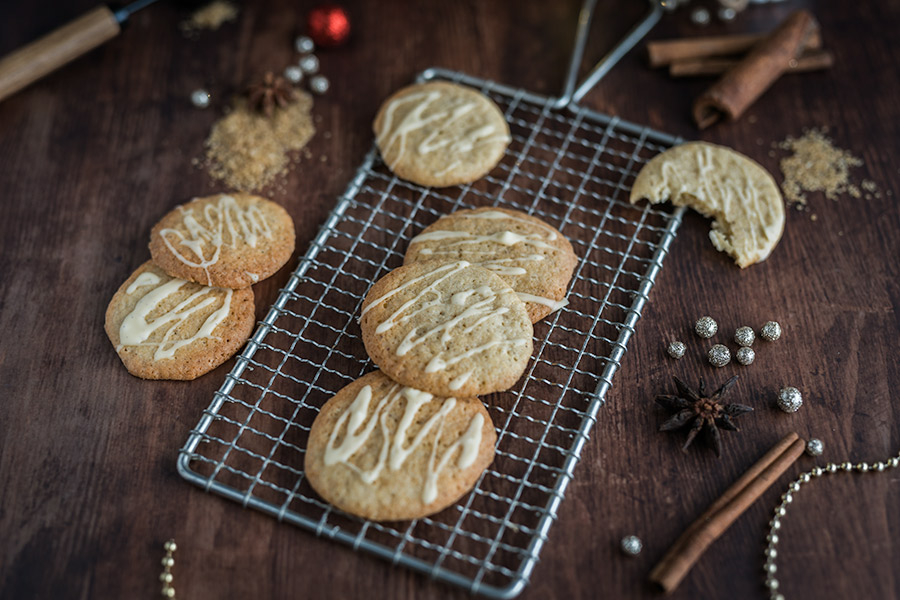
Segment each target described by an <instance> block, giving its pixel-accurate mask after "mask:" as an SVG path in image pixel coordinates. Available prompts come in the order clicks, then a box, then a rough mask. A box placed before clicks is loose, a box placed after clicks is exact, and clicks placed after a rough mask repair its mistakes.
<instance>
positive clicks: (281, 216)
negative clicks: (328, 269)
mask: <svg viewBox="0 0 900 600" xmlns="http://www.w3.org/2000/svg"><path fill="white" fill-rule="evenodd" d="M293 252H294V222H293V221H292V220H291V217H290V215H288V214H287V212H286V211H285V210H284V209H283V208H281V207H280V206H279V205H277V204H275V203H274V202H272V201H270V200H266V199H265V198H260V197H259V196H251V195H250V194H218V195H215V196H207V197H205V198H195V199H193V200H191V201H190V202H188V203H187V204H184V205H182V206H179V207H177V208H175V210H173V211H172V212H170V213H169V214H167V215H166V216H164V217H163V218H162V220H161V221H160V222H159V223H157V224H156V226H155V227H154V228H153V231H152V232H151V234H150V254H151V255H152V256H153V262H155V263H156V264H157V265H159V266H160V267H161V268H162V269H163V270H164V271H165V272H166V273H168V274H169V275H171V276H172V277H178V278H179V279H187V280H188V281H195V282H197V283H202V284H204V285H210V286H216V287H227V288H232V289H236V290H237V289H241V288H245V287H247V286H249V285H252V284H254V283H256V282H257V281H260V280H262V279H265V278H266V277H269V276H271V275H273V274H274V273H275V272H276V271H278V269H280V268H281V267H282V266H284V264H285V263H286V262H287V261H288V259H290V257H291V254H292V253H293Z"/></svg>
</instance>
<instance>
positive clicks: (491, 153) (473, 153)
mask: <svg viewBox="0 0 900 600" xmlns="http://www.w3.org/2000/svg"><path fill="white" fill-rule="evenodd" d="M373 129H374V130H375V143H376V144H378V149H379V150H381V156H382V157H383V158H384V162H385V163H386V164H387V166H388V167H389V168H390V169H391V171H393V172H394V173H396V174H397V176H399V177H402V178H403V179H407V180H409V181H412V182H414V183H418V184H420V185H429V186H436V187H443V186H449V185H457V184H460V183H471V182H472V181H475V180H477V179H480V178H481V177H482V176H484V175H485V174H486V173H487V172H488V171H490V170H491V169H493V168H494V167H495V166H496V165H497V163H498V162H500V159H501V158H502V157H503V153H504V152H505V151H506V147H507V146H508V145H509V142H510V135H509V126H508V125H507V124H506V119H505V118H504V117H503V113H502V112H500V109H499V108H497V105H496V104H494V102H493V101H492V100H491V99H490V98H488V97H487V96H485V95H483V94H480V93H479V92H477V91H475V90H473V89H471V88H468V87H465V86H462V85H458V84H455V83H446V82H432V83H421V84H416V85H411V86H409V87H405V88H403V89H402V90H400V91H398V92H396V93H394V94H393V95H392V96H391V97H390V98H388V99H387V100H385V102H384V104H382V105H381V108H380V109H379V111H378V115H377V116H376V117H375V124H374V126H373Z"/></svg>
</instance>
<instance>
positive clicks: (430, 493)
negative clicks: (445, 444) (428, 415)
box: [422, 413, 484, 504]
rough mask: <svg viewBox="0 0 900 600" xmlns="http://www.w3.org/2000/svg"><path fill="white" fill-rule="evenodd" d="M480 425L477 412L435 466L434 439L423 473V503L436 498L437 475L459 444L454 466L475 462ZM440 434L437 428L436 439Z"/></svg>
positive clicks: (479, 416) (435, 446)
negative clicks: (457, 456)
mask: <svg viewBox="0 0 900 600" xmlns="http://www.w3.org/2000/svg"><path fill="white" fill-rule="evenodd" d="M441 425H443V422H441ZM482 427H484V416H483V415H482V414H481V413H478V414H477V415H475V416H474V417H472V420H471V421H470V422H469V427H468V429H466V432H465V433H464V434H462V436H461V437H460V438H459V439H458V440H456V441H455V442H453V443H452V444H451V445H450V447H449V448H447V451H446V452H444V456H442V457H441V460H440V462H438V464H437V467H436V468H435V466H434V460H435V455H436V454H437V440H435V444H434V446H432V447H431V457H430V459H429V461H428V473H426V475H425V490H424V492H423V494H422V501H423V502H425V504H431V503H432V502H434V501H435V500H437V478H438V475H439V474H440V472H441V471H443V470H444V467H446V466H447V463H448V462H449V461H450V457H451V456H453V452H454V451H455V450H456V449H457V448H458V447H459V446H462V451H461V452H460V453H459V458H457V459H456V466H457V467H459V468H460V469H465V468H466V467H468V466H470V465H472V463H474V462H475V459H476V458H477V457H478V447H479V446H481V429H482ZM440 435H441V431H440V429H438V434H437V439H440Z"/></svg>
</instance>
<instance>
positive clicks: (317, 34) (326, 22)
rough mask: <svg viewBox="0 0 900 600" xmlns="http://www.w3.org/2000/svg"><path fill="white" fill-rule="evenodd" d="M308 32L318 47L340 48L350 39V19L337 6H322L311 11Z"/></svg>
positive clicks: (342, 9) (308, 19)
mask: <svg viewBox="0 0 900 600" xmlns="http://www.w3.org/2000/svg"><path fill="white" fill-rule="evenodd" d="M306 31H307V33H309V37H311V38H312V39H313V41H314V42H315V43H316V45H317V46H321V47H323V48H333V47H335V46H340V45H341V44H343V43H344V42H346V41H347V38H349V37H350V17H349V16H347V11H346V10H344V8H343V7H341V6H338V5H337V4H322V5H319V6H317V7H316V8H314V9H312V10H311V11H309V15H307V17H306Z"/></svg>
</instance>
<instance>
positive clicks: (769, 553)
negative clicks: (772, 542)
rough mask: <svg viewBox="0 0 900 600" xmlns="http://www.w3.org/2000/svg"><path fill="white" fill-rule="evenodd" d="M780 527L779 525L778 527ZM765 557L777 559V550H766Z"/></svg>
mask: <svg viewBox="0 0 900 600" xmlns="http://www.w3.org/2000/svg"><path fill="white" fill-rule="evenodd" d="M780 525H781V523H779V526H780ZM766 556H768V557H769V558H778V550H776V549H775V548H770V549H769V550H766Z"/></svg>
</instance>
